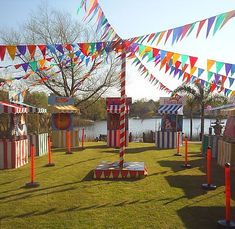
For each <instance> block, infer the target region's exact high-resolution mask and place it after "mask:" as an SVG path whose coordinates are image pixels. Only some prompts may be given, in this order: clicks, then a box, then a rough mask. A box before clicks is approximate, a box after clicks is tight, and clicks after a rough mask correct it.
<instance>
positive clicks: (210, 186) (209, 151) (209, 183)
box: [202, 146, 216, 190]
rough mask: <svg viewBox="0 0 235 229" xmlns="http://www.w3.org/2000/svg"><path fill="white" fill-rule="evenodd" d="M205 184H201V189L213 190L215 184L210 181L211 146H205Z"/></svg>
mask: <svg viewBox="0 0 235 229" xmlns="http://www.w3.org/2000/svg"><path fill="white" fill-rule="evenodd" d="M206 158H207V184H202V189H205V190H215V189H216V186H215V185H214V184H212V183H211V147H210V146H208V148H207V156H206Z"/></svg>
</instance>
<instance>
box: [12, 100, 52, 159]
mask: <svg viewBox="0 0 235 229" xmlns="http://www.w3.org/2000/svg"><path fill="white" fill-rule="evenodd" d="M11 103H12V104H15V105H19V106H22V107H26V108H28V115H27V124H28V128H27V129H28V140H29V148H30V146H31V145H32V144H34V146H35V155H36V156H43V155H45V154H47V153H48V131H49V128H48V127H49V121H48V120H49V117H48V114H47V109H45V108H37V107H34V106H31V105H28V104H26V103H23V102H17V101H14V100H11Z"/></svg>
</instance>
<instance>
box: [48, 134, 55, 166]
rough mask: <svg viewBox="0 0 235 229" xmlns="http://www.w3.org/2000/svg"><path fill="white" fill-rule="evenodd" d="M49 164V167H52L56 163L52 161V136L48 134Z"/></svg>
mask: <svg viewBox="0 0 235 229" xmlns="http://www.w3.org/2000/svg"><path fill="white" fill-rule="evenodd" d="M47 140H48V164H47V165H46V166H47V167H50V166H55V164H54V163H52V162H51V161H52V160H51V138H50V136H48V139H47Z"/></svg>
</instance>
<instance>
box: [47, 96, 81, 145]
mask: <svg viewBox="0 0 235 229" xmlns="http://www.w3.org/2000/svg"><path fill="white" fill-rule="evenodd" d="M48 103H49V104H50V105H51V107H50V112H51V113H52V115H51V127H52V146H53V147H58V148H66V146H67V139H68V138H67V135H68V133H69V134H70V147H78V146H79V133H78V130H75V129H74V123H73V118H74V115H78V114H79V113H80V111H79V109H78V108H76V107H74V106H73V105H74V99H73V98H69V97H58V96H54V95H51V96H49V98H48Z"/></svg>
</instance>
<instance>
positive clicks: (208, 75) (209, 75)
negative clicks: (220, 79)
mask: <svg viewBox="0 0 235 229" xmlns="http://www.w3.org/2000/svg"><path fill="white" fill-rule="evenodd" d="M213 75H214V73H213V72H208V73H207V81H210V80H211V77H212V76H213Z"/></svg>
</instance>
